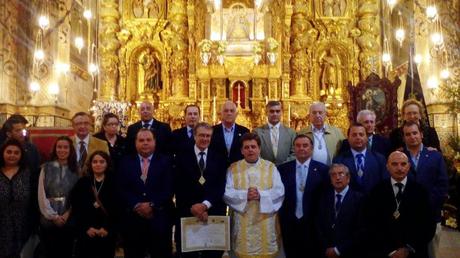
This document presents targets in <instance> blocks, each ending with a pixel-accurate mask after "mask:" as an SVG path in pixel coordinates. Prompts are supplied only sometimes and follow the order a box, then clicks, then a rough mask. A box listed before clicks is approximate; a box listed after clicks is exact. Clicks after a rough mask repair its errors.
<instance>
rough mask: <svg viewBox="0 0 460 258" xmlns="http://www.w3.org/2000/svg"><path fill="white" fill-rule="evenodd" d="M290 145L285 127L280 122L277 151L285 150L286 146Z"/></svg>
mask: <svg viewBox="0 0 460 258" xmlns="http://www.w3.org/2000/svg"><path fill="white" fill-rule="evenodd" d="M290 146H291V143H290V139H289V137H288V133H287V128H286V127H285V126H284V125H282V124H281V125H280V130H279V136H278V153H282V152H285V150H286V147H290ZM288 152H289V150H288Z"/></svg>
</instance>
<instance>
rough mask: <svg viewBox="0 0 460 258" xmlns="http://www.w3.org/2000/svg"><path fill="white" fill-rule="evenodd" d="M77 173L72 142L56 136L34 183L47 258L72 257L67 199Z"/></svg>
mask: <svg viewBox="0 0 460 258" xmlns="http://www.w3.org/2000/svg"><path fill="white" fill-rule="evenodd" d="M78 172H79V171H78V164H77V154H76V153H75V148H74V147H73V143H72V140H71V139H70V138H69V137H68V136H60V137H59V138H57V140H56V142H55V144H54V146H53V151H52V153H51V161H49V162H47V163H45V164H43V166H42V170H41V172H40V177H39V179H38V204H39V207H40V213H41V217H40V226H41V230H40V233H41V243H42V247H43V252H44V255H45V257H47V258H55V257H56V258H68V257H72V249H73V234H72V230H73V229H72V227H71V223H69V216H70V212H71V206H70V201H69V195H70V192H71V190H72V188H73V187H74V185H75V183H76V182H77V181H78V177H79V176H78V175H79V173H78Z"/></svg>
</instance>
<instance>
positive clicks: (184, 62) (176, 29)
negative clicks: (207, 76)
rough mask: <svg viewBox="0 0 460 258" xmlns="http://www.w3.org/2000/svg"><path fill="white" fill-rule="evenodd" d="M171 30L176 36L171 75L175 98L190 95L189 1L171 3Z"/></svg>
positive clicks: (177, 0)
mask: <svg viewBox="0 0 460 258" xmlns="http://www.w3.org/2000/svg"><path fill="white" fill-rule="evenodd" d="M169 17H170V18H169V20H170V21H171V23H170V24H171V25H170V26H171V27H170V28H171V31H172V32H173V34H174V36H173V38H172V40H171V47H172V55H171V66H170V69H171V70H170V71H171V73H170V76H171V78H172V87H171V91H172V92H171V93H172V96H171V97H174V98H177V97H187V96H188V83H187V79H188V78H187V71H188V43H187V40H188V39H187V37H188V23H187V1H186V0H175V1H172V2H171V5H170V16H169Z"/></svg>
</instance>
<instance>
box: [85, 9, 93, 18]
mask: <svg viewBox="0 0 460 258" xmlns="http://www.w3.org/2000/svg"><path fill="white" fill-rule="evenodd" d="M83 17H85V19H87V20H91V18H93V13H92V12H91V10H90V9H86V10H84V11H83Z"/></svg>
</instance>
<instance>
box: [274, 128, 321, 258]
mask: <svg viewBox="0 0 460 258" xmlns="http://www.w3.org/2000/svg"><path fill="white" fill-rule="evenodd" d="M312 152H313V142H312V140H311V139H310V138H309V137H308V136H307V135H305V134H299V135H297V136H296V137H295V139H294V153H295V157H296V159H295V160H292V161H289V162H286V163H284V164H282V165H280V166H278V170H279V172H280V175H281V180H282V181H283V184H284V188H285V197H284V202H283V205H282V206H281V209H280V211H279V216H280V226H281V233H282V236H283V246H284V251H285V254H286V257H287V258H290V257H299V254H308V255H311V257H318V256H319V253H320V250H319V245H318V239H317V237H316V234H315V228H316V227H315V225H314V222H315V221H314V212H315V211H316V208H317V205H318V203H317V202H318V199H319V197H320V192H321V191H322V190H323V189H324V188H325V187H326V186H328V185H329V177H328V167H327V166H326V165H324V164H322V163H320V162H318V161H315V160H312V159H311V156H312Z"/></svg>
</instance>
